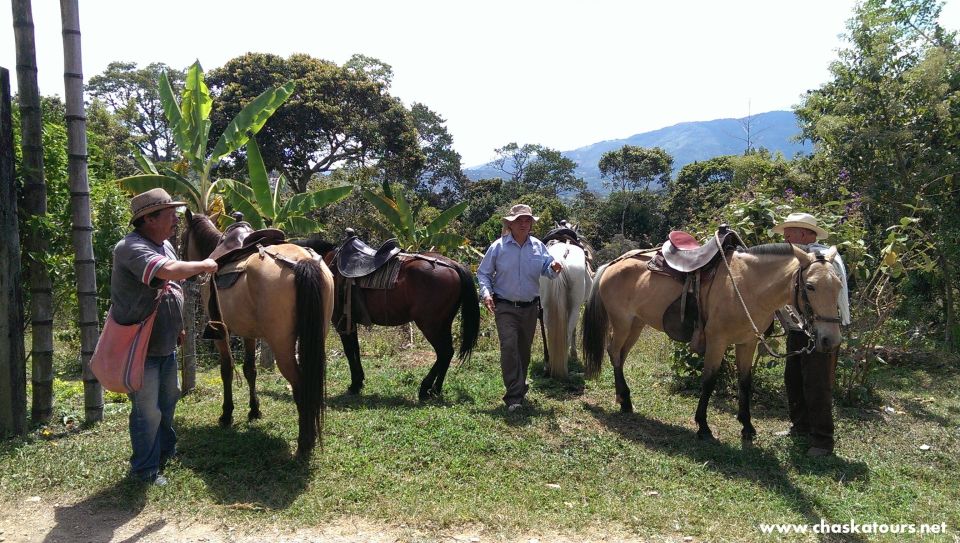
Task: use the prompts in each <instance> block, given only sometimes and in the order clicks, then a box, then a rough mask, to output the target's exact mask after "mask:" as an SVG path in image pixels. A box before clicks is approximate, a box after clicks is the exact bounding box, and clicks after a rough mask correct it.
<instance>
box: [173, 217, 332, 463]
mask: <svg viewBox="0 0 960 543" xmlns="http://www.w3.org/2000/svg"><path fill="white" fill-rule="evenodd" d="M221 238H222V234H221V232H220V231H219V230H217V228H216V226H214V224H213V222H211V220H210V219H209V218H208V217H206V216H204V215H199V214H197V215H194V214H191V213H190V212H189V211H187V228H186V230H185V231H184V233H183V247H184V253H185V255H186V257H187V258H188V259H190V260H200V259H203V258H207V257H208V256H210V254H211V253H212V252H213V251H214V249H215V248H216V247H217V245H218V243H219V242H220V240H221ZM240 266H241V267H242V268H243V271H242V273H240V274H239V277H238V278H237V279H236V282H235V283H234V284H233V285H232V286H230V287H229V288H221V289H218V291H217V297H218V298H219V307H220V311H221V313H222V319H223V323H224V324H225V325H226V328H227V330H228V331H229V333H230V334H233V335H236V336H240V337H243V338H244V347H245V348H246V356H245V358H244V364H243V374H244V376H245V377H246V378H247V383H248V385H249V387H250V413H249V419H250V420H252V419H258V418H260V417H261V413H260V401H259V399H258V398H257V390H256V379H257V370H256V366H255V364H254V359H253V351H254V346H255V338H263V339H264V340H266V342H267V344H269V345H270V348H271V349H272V350H273V353H274V355H275V356H276V360H277V367H278V368H279V369H280V373H281V374H283V376H284V377H285V378H286V379H287V381H288V382H289V383H290V385H291V387H292V388H293V398H294V401H295V402H296V404H297V411H298V413H299V436H298V438H297V456H298V457H299V458H306V457H308V456H309V454H310V451H311V450H312V449H313V446H314V444H315V443H316V439H317V436H318V435H319V434H320V432H321V430H322V428H323V413H324V408H325V394H326V390H325V379H326V345H325V343H326V336H327V325H326V323H328V322H329V321H330V314H331V313H332V312H333V277H332V276H331V275H330V270H328V269H327V267H326V265H325V264H324V263H323V262H322V261H320V260H319V259H314V257H313V256H312V255H311V253H310V252H309V251H307V250H306V249H304V248H303V247H299V246H297V245H293V244H287V243H285V244H280V245H272V246H270V247H268V248H267V249H266V250H265V251H263V252H260V253H257V252H254V253H253V254H252V255H251V256H248V257H246V258H245V259H244V260H242V261H241V264H240ZM211 280H213V279H211ZM203 294H204V296H203V298H204V301H205V303H204V309H205V310H207V311H209V308H208V305H207V303H206V302H207V300H208V299H209V286H207V285H205V287H204V292H203ZM317 323H321V330H320V331H319V333H318V331H317ZM215 344H216V347H217V350H218V351H219V352H220V376H221V378H222V380H223V392H224V394H223V413H222V415H221V417H220V424H221V426H230V425H231V424H232V422H233V388H232V383H233V360H232V357H231V355H230V348H229V337H227V338H226V339H218V340H216V341H215ZM298 353H299V356H298Z"/></svg>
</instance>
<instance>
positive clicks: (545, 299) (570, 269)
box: [540, 221, 593, 379]
mask: <svg viewBox="0 0 960 543" xmlns="http://www.w3.org/2000/svg"><path fill="white" fill-rule="evenodd" d="M543 242H544V243H545V244H546V245H547V251H548V252H549V253H550V254H551V255H552V256H553V258H554V259H556V260H557V261H559V262H561V263H562V264H563V269H562V270H561V271H560V274H559V275H558V276H557V277H555V278H554V279H552V280H551V279H547V278H545V277H541V278H540V303H541V305H542V307H543V320H542V321H541V323H540V328H541V330H543V333H544V336H545V339H544V342H543V349H544V355H543V358H544V366H545V374H546V375H548V376H550V377H553V378H555V379H563V378H566V377H567V361H568V359H569V358H575V357H576V330H577V321H578V320H580V306H582V305H583V301H584V300H585V299H586V297H587V293H588V292H589V291H590V286H591V285H592V284H593V270H591V269H590V263H589V258H588V253H587V251H588V249H586V248H585V245H584V244H583V242H582V241H581V240H580V237H579V235H578V234H577V233H576V226H574V225H570V224H568V223H566V222H565V221H562V222H561V223H560V224H559V225H558V228H556V229H554V230H552V231H550V233H548V234H547V235H546V236H544V238H543ZM568 353H569V355H568Z"/></svg>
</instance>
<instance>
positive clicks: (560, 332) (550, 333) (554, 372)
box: [544, 262, 573, 379]
mask: <svg viewBox="0 0 960 543" xmlns="http://www.w3.org/2000/svg"><path fill="white" fill-rule="evenodd" d="M570 273H571V270H570V269H568V263H567V262H564V266H563V270H561V271H560V275H558V276H557V277H556V278H554V279H553V280H552V281H546V282H545V283H546V292H545V294H546V295H547V296H546V300H545V302H546V303H545V305H546V307H547V310H546V311H545V313H546V315H545V321H546V322H544V325H545V327H546V329H547V344H548V352H549V353H550V360H548V361H547V362H548V364H549V365H550V376H551V377H553V378H555V379H563V378H565V377H566V376H567V356H568V350H569V349H570V346H569V345H567V326H568V324H569V322H570V311H571V310H572V309H573V308H572V307H571V306H572V303H571V302H572V300H570V296H571V285H570V280H571V279H572V277H571V275H570Z"/></svg>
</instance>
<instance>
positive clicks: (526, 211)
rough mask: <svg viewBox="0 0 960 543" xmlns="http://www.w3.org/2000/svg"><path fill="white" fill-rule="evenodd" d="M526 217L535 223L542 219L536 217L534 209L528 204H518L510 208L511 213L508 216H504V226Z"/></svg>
mask: <svg viewBox="0 0 960 543" xmlns="http://www.w3.org/2000/svg"><path fill="white" fill-rule="evenodd" d="M524 215H526V216H528V217H530V218H531V219H533V220H534V222H536V221H539V220H540V217H537V216H534V214H533V209H532V208H531V207H530V206H528V205H526V204H517V205H515V206H513V207H511V208H510V213H509V214H508V215H504V216H503V219H501V221H502V222H503V224H504V225H506V224H507V223H510V222H513V221H515V220H517V219H518V218H519V217H523V216H524Z"/></svg>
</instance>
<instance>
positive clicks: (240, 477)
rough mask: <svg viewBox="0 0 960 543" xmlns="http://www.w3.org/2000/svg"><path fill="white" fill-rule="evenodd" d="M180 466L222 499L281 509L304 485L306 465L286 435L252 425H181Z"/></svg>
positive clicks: (308, 477) (300, 491)
mask: <svg viewBox="0 0 960 543" xmlns="http://www.w3.org/2000/svg"><path fill="white" fill-rule="evenodd" d="M177 437H178V441H177V446H178V448H179V449H180V450H181V452H182V454H181V455H180V466H181V467H182V469H188V470H190V471H192V472H194V473H195V474H196V475H197V476H199V477H200V478H201V479H203V481H204V483H205V485H206V487H207V489H209V491H210V493H211V495H212V496H213V499H214V500H215V501H216V502H217V503H220V504H226V505H230V504H236V503H239V504H255V505H258V506H261V507H264V508H267V509H284V508H286V507H287V506H289V505H290V504H291V503H293V501H294V500H295V499H296V498H297V497H298V496H300V494H302V493H303V492H304V490H306V488H307V484H308V482H309V480H310V471H309V466H308V465H307V464H305V463H302V462H299V461H297V460H296V459H295V458H294V455H293V452H294V451H293V450H292V449H291V447H290V444H288V443H287V441H286V440H285V439H282V438H280V437H278V436H276V435H271V434H267V433H266V432H264V431H263V430H262V429H260V428H258V427H257V426H256V425H244V426H240V427H237V428H221V427H220V426H219V425H216V424H212V425H206V426H185V427H181V428H180V429H178V431H177Z"/></svg>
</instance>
